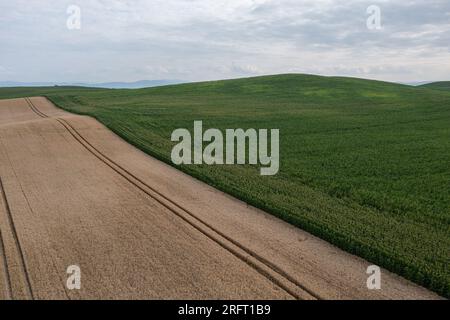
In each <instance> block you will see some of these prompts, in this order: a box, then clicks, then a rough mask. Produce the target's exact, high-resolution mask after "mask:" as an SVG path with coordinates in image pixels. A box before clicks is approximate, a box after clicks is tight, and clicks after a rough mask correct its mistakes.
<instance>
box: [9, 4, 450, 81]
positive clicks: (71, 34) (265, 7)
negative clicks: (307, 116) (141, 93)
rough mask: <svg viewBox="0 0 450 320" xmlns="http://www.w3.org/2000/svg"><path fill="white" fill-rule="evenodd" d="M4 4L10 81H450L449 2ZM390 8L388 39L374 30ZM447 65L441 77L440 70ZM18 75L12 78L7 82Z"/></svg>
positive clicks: (386, 28) (385, 32)
mask: <svg viewBox="0 0 450 320" xmlns="http://www.w3.org/2000/svg"><path fill="white" fill-rule="evenodd" d="M76 2H77V3H78V5H79V6H80V8H81V10H82V28H81V30H73V31H69V30H67V28H66V26H65V23H66V19H67V14H66V9H67V6H68V5H69V4H72V3H73V1H66V0H63V1H58V2H54V1H49V0H42V1H36V2H35V1H24V0H17V1H10V2H6V1H3V2H2V3H0V12H1V14H0V41H1V43H2V49H1V51H0V62H1V64H2V66H3V67H4V70H2V69H0V80H35V81H75V80H77V81H78V80H81V81H87V82H93V81H114V80H121V81H134V80H139V79H143V78H147V79H152V78H161V77H162V76H164V77H166V78H168V79H170V78H172V79H186V80H206V79H218V78H224V77H234V76H236V77H238V76H247V75H256V74H268V73H283V72H291V71H292V70H298V72H309V73H320V74H345V75H353V76H364V77H371V78H378V79H385V80H398V81H411V80H445V77H446V75H447V74H450V59H449V58H450V1H448V0H369V1H366V0H349V1H339V0H228V1H219V0H190V1H187V0H152V1H144V0H135V1H119V0H109V1H104V0H89V1H88V0H78V1H76ZM371 4H376V5H379V6H380V8H381V10H382V11H381V13H382V25H383V29H382V30H379V31H371V30H368V29H367V28H366V18H367V14H366V9H367V7H368V6H369V5H371ZM437 66H439V67H437ZM5 70H8V73H6V72H5Z"/></svg>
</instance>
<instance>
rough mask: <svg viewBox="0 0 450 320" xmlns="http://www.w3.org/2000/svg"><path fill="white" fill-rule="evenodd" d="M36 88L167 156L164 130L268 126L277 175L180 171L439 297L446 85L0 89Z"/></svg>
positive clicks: (449, 220) (252, 83)
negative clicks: (276, 132)
mask: <svg viewBox="0 0 450 320" xmlns="http://www.w3.org/2000/svg"><path fill="white" fill-rule="evenodd" d="M26 95H46V96H47V97H48V98H49V99H50V100H52V101H53V102H54V103H55V104H57V105H58V106H60V107H61V108H64V109H66V110H68V111H72V112H76V113H81V114H87V115H91V116H93V117H95V118H97V119H98V120H99V121H101V122H102V123H104V124H105V125H106V126H108V127H109V128H110V129H112V130H113V131H114V132H116V133H117V134H119V135H120V136H122V137H123V138H124V139H126V140H127V141H129V142H130V143H132V144H134V145H135V146H137V147H138V148H140V149H142V150H143V151H145V152H147V153H149V154H151V155H153V156H155V157H157V158H159V159H161V160H163V161H165V162H167V163H170V154H171V149H172V147H173V146H174V143H173V142H171V141H170V137H171V133H172V131H173V130H174V129H177V128H188V129H190V130H192V128H193V122H194V120H203V127H204V128H219V129H222V130H225V129H227V128H231V129H233V128H243V129H246V128H255V129H259V128H268V129H271V128H275V129H280V171H279V173H278V175H276V176H272V177H267V176H260V174H259V168H258V167H255V166H248V165H242V166H237V165H235V166H207V165H201V166H181V167H179V168H180V169H181V170H183V171H185V172H187V173H189V174H191V175H193V176H195V177H197V178H199V179H201V180H203V181H205V182H207V183H209V184H211V185H213V186H216V187H217V188H219V189H222V190H224V191H226V192H228V193H230V194H232V195H235V196H236V197H238V198H240V199H243V200H244V201H247V202H248V203H250V204H252V205H254V206H257V207H259V208H262V209H264V210H266V211H268V212H271V213H272V214H274V215H276V216H278V217H280V218H282V219H284V220H286V221H288V222H290V223H292V224H294V225H296V226H298V227H300V228H303V229H305V230H307V231H309V232H311V233H313V234H315V235H317V236H319V237H321V238H323V239H325V240H328V241H330V242H332V243H334V244H335V245H337V246H339V247H341V248H343V249H345V250H347V251H349V252H351V253H354V254H357V255H359V256H361V257H364V258H366V259H368V260H369V261H371V262H373V263H375V264H378V265H380V266H383V267H385V268H387V269H389V270H392V271H394V272H396V273H398V274H400V275H402V276H404V277H406V278H408V279H411V280H413V281H415V282H417V283H419V284H421V285H424V286H426V287H428V288H430V289H432V290H434V291H436V292H438V293H440V294H442V295H444V296H446V297H450V90H449V91H448V92H447V91H445V90H435V89H433V88H428V87H411V86H405V85H399V84H392V83H385V82H378V81H369V80H361V79H353V78H338V77H319V76H309V75H280V76H267V77H257V78H249V79H239V80H227V81H217V82H204V83H193V84H184V85H175V86H166V87H158V88H149V89H139V90H106V89H83V88H75V87H73V88H65V87H60V88H33V89H30V88H22V89H20V88H11V89H6V88H5V89H0V98H10V97H20V96H26Z"/></svg>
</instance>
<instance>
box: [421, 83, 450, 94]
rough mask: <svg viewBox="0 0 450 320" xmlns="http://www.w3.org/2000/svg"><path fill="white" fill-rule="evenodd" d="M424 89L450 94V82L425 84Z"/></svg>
mask: <svg viewBox="0 0 450 320" xmlns="http://www.w3.org/2000/svg"><path fill="white" fill-rule="evenodd" d="M421 87H422V88H428V89H436V90H445V91H449V92H450V81H441V82H433V83H429V84H424V85H422V86H421Z"/></svg>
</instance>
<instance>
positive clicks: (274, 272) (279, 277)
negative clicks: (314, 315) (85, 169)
mask: <svg viewBox="0 0 450 320" xmlns="http://www.w3.org/2000/svg"><path fill="white" fill-rule="evenodd" d="M26 101H27V103H28V105H29V107H30V109H31V110H32V111H33V112H34V113H35V114H37V115H38V116H40V117H41V118H49V116H48V115H46V114H45V113H43V112H41V111H40V110H39V109H38V108H37V107H36V106H35V105H34V104H33V102H32V101H31V100H30V99H29V98H26ZM54 119H55V120H56V121H58V122H59V123H60V124H61V125H62V126H63V127H64V128H65V129H66V130H67V131H68V132H69V133H70V134H71V135H72V137H73V138H74V139H75V140H76V141H77V142H78V143H80V144H81V145H82V146H83V147H84V148H85V149H86V150H87V151H88V152H90V153H91V154H92V155H94V156H95V157H96V158H97V159H99V160H100V161H101V162H103V163H104V164H105V165H107V166H108V167H110V168H111V169H112V170H114V171H115V172H116V173H118V174H119V175H120V176H122V177H123V178H124V179H126V180H127V181H128V182H129V183H131V184H132V185H134V186H135V187H136V188H138V189H139V190H140V191H142V192H144V193H145V194H146V195H147V196H149V197H151V198H152V199H154V200H156V201H157V202H158V203H159V204H161V205H162V206H164V207H165V208H166V209H168V210H169V211H170V212H172V213H173V214H175V215H176V216H177V217H179V218H181V219H182V220H183V221H185V222H186V223H188V224H189V225H190V226H192V227H193V228H195V229H196V230H197V231H199V232H200V233H202V234H203V235H205V236H206V237H208V238H209V239H210V240H212V241H214V242H215V243H217V244H218V245H219V246H221V247H222V248H224V249H225V250H227V251H229V252H230V253H231V254H233V255H234V256H236V257H237V258H239V259H240V260H242V261H243V262H245V263H246V264H247V265H249V266H250V267H252V268H253V269H254V270H256V271H257V272H258V273H260V274H261V275H263V276H264V277H266V278H267V279H269V280H270V281H271V282H273V283H274V284H275V285H277V286H278V287H280V288H281V289H283V290H284V291H286V292H287V293H289V294H290V295H291V296H293V297H294V298H296V299H298V300H302V299H303V297H302V296H301V295H299V294H298V293H297V292H296V291H300V292H302V293H303V294H304V295H305V294H306V295H307V296H309V298H312V299H317V300H321V299H322V298H321V297H320V296H319V295H318V294H316V293H314V292H313V291H312V290H310V289H308V288H306V287H305V286H304V285H302V284H301V283H299V282H298V281H297V280H296V279H294V278H293V277H291V276H290V275H289V274H287V273H286V272H285V271H283V270H282V269H281V268H279V267H278V266H276V265H275V264H273V263H271V262H270V261H268V260H267V259H265V258H263V257H261V256H259V255H258V254H257V253H256V252H254V251H252V250H250V249H248V248H246V247H245V246H243V245H242V244H240V243H239V242H237V241H235V240H233V239H232V238H230V237H228V236H226V235H225V234H223V233H222V232H220V231H219V230H217V229H216V228H214V227H212V226H211V225H209V224H208V223H206V222H205V221H203V220H202V219H201V218H199V217H198V216H196V215H195V214H194V213H193V212H191V211H190V210H189V209H186V208H184V207H183V206H181V205H179V204H178V203H176V202H175V201H173V200H172V199H170V198H169V197H167V196H165V195H163V194H162V193H161V192H159V191H158V190H156V189H155V188H153V187H152V186H150V185H148V184H147V183H145V182H144V181H142V180H141V179H140V178H138V177H136V176H135V175H133V174H132V173H131V172H129V171H128V170H126V169H125V168H123V167H122V166H120V165H118V164H117V163H116V162H114V161H113V160H112V159H110V158H109V157H108V156H106V155H105V154H103V153H102V152H101V151H99V150H98V149H97V148H95V147H94V146H93V145H92V144H91V143H90V142H89V141H87V140H86V139H85V138H84V137H83V136H82V135H81V134H80V133H79V132H78V131H77V130H76V129H75V128H74V127H73V126H72V125H71V124H70V123H69V122H67V121H66V120H65V119H62V118H54ZM180 211H181V212H180ZM191 220H194V221H191ZM292 287H294V288H296V289H297V290H293V289H292Z"/></svg>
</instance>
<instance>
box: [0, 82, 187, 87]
mask: <svg viewBox="0 0 450 320" xmlns="http://www.w3.org/2000/svg"><path fill="white" fill-rule="evenodd" d="M182 82H183V81H180V80H140V81H135V82H103V83H86V82H15V81H0V87H53V86H78V87H91V88H106V89H140V88H150V87H159V86H165V85H170V84H178V83H182Z"/></svg>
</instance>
